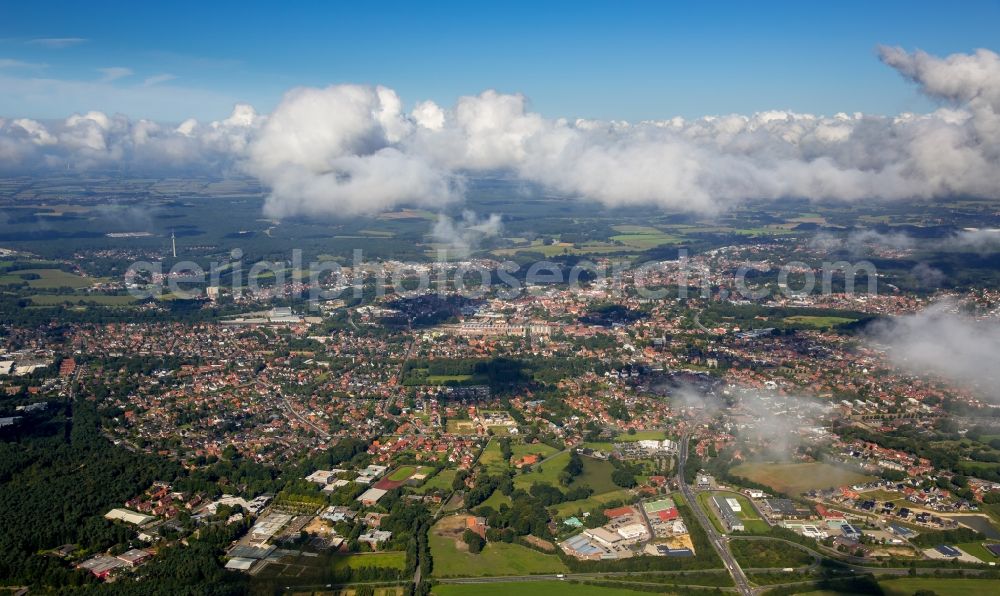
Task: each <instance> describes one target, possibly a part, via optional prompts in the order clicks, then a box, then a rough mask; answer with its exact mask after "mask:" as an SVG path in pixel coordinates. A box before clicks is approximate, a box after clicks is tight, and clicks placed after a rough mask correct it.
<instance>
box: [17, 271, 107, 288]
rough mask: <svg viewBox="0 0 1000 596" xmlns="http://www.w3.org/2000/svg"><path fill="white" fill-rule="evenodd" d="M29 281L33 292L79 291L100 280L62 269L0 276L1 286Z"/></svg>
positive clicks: (19, 272) (18, 272)
mask: <svg viewBox="0 0 1000 596" xmlns="http://www.w3.org/2000/svg"><path fill="white" fill-rule="evenodd" d="M35 275H37V276H38V279H27V280H26V279H24V277H22V276H35ZM24 281H27V282H28V287H29V288H31V289H33V290H53V289H56V288H73V289H74V290H79V289H81V288H88V287H90V286H92V285H94V284H95V283H97V282H98V281H100V280H97V279H93V278H87V277H80V276H79V275H75V274H73V273H67V272H65V271H63V270H61V269H18V270H17V271H12V272H10V273H6V274H4V275H0V286H2V285H7V284H20V283H21V282H24Z"/></svg>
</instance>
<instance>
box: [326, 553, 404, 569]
mask: <svg viewBox="0 0 1000 596" xmlns="http://www.w3.org/2000/svg"><path fill="white" fill-rule="evenodd" d="M405 566H406V553H404V552H402V551H400V552H385V553H361V554H354V555H336V556H334V557H333V569H334V571H339V570H341V569H360V568H362V567H385V568H389V569H403V568H404V567H405Z"/></svg>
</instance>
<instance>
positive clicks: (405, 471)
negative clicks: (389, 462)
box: [389, 466, 430, 482]
mask: <svg viewBox="0 0 1000 596" xmlns="http://www.w3.org/2000/svg"><path fill="white" fill-rule="evenodd" d="M429 471H430V468H426V467H424V466H400V467H399V468H396V469H395V470H393V472H392V473H391V474H389V480H392V481H393V482H402V481H404V480H406V479H407V478H409V477H410V476H413V475H414V474H419V473H427V472H429Z"/></svg>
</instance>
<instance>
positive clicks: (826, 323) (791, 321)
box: [782, 315, 857, 329]
mask: <svg viewBox="0 0 1000 596" xmlns="http://www.w3.org/2000/svg"><path fill="white" fill-rule="evenodd" d="M782 320H783V321H784V322H785V323H786V324H788V325H793V326H797V327H809V328H812V329H824V328H827V327H836V326H837V325H843V324H844V323H853V322H855V321H856V320H857V319H851V318H848V317H812V316H806V315H796V316H792V317H785V318H784V319H782Z"/></svg>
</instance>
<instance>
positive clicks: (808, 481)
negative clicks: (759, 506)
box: [731, 462, 875, 496]
mask: <svg viewBox="0 0 1000 596" xmlns="http://www.w3.org/2000/svg"><path fill="white" fill-rule="evenodd" d="M731 472H732V473H733V474H734V475H736V476H742V477H743V478H746V479H747V480H752V481H753V482H757V483H759V484H764V485H767V486H770V487H771V488H773V489H774V490H776V491H779V492H782V493H785V494H788V495H792V496H795V495H799V494H801V493H804V492H807V491H810V490H814V489H822V488H830V487H837V486H845V485H851V484H859V483H864V482H871V481H872V480H875V477H874V476H869V475H867V474H862V473H860V472H855V471H854V470H849V469H847V468H842V467H840V466H834V465H831V464H826V463H819V462H813V463H763V462H758V463H748V464H740V465H738V466H736V467H735V468H733V469H732V470H731Z"/></svg>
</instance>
